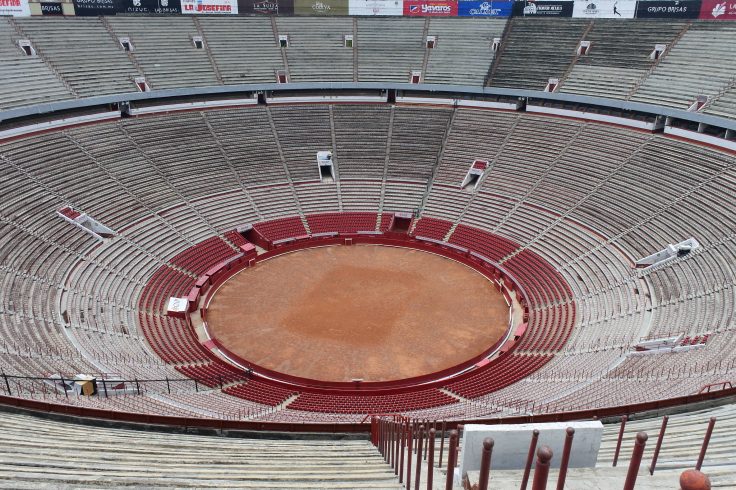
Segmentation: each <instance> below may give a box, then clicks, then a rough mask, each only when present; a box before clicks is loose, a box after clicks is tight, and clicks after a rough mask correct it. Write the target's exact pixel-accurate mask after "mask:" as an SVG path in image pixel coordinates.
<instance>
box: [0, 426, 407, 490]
mask: <svg viewBox="0 0 736 490" xmlns="http://www.w3.org/2000/svg"><path fill="white" fill-rule="evenodd" d="M0 434H2V435H1V436H0V442H1V444H0V487H2V488H9V487H12V488H35V489H39V488H71V487H73V488H79V487H95V488H100V487H116V486H128V487H145V488H167V487H176V488H212V487H216V488H231V487H237V488H259V489H261V488H262V489H268V488H294V489H297V488H298V489H362V488H367V489H387V490H390V489H398V488H400V486H399V485H398V483H397V480H396V478H394V475H393V471H391V470H390V469H389V468H388V467H387V466H386V465H385V464H384V463H383V462H382V459H381V457H380V455H379V454H378V452H377V451H376V450H375V448H374V447H373V446H372V445H371V443H370V442H369V441H368V440H354V439H350V438H348V439H342V440H303V439H301V440H276V439H239V438H238V439H236V438H227V437H214V436H202V435H191V434H171V433H157V432H143V431H138V430H128V429H119V428H104V427H91V426H86V425H78V424H73V423H67V422H59V421H53V420H47V419H41V418H37V417H34V416H31V415H24V414H11V413H2V414H1V415H0ZM265 437H267V436H265Z"/></svg>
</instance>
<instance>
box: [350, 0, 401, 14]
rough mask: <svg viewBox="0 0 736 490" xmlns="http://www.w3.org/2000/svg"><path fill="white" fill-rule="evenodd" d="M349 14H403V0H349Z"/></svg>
mask: <svg viewBox="0 0 736 490" xmlns="http://www.w3.org/2000/svg"><path fill="white" fill-rule="evenodd" d="M348 5H349V12H350V15H403V14H404V0H349V4H348Z"/></svg>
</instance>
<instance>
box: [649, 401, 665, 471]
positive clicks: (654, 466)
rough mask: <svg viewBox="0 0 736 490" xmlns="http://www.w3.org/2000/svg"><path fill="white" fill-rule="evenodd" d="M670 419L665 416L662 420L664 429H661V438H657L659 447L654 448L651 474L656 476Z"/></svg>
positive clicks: (650, 467)
mask: <svg viewBox="0 0 736 490" xmlns="http://www.w3.org/2000/svg"><path fill="white" fill-rule="evenodd" d="M669 419H670V418H669V417H668V416H667V415H665V416H664V417H663V418H662V427H660V428H659V437H657V446H656V447H655V448H654V455H653V456H652V464H651V465H650V466H649V474H650V475H653V474H654V468H656V467H657V458H658V457H659V450H660V449H661V448H662V440H664V431H665V429H667V421H668V420H669Z"/></svg>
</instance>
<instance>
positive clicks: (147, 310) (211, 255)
mask: <svg viewBox="0 0 736 490" xmlns="http://www.w3.org/2000/svg"><path fill="white" fill-rule="evenodd" d="M376 220H377V214H376V213H368V212H365V213H364V212H351V213H322V214H317V215H311V216H308V217H307V221H308V223H309V226H310V228H311V231H312V233H326V232H335V231H336V232H343V233H355V232H357V231H373V230H375V228H376ZM390 222H391V214H384V215H382V220H381V226H380V227H381V230H383V231H385V230H387V229H388V227H389V225H390ZM451 226H452V224H451V223H450V222H448V221H444V220H440V219H436V218H421V219H420V220H419V221H418V223H417V226H416V228H415V230H414V234H415V235H417V236H425V237H428V238H433V239H437V240H442V239H443V238H444V236H445V235H446V234H447V232H448V231H449V230H450V228H451ZM254 229H255V230H256V231H257V232H258V233H259V234H261V235H262V236H264V237H265V238H267V239H269V240H281V239H285V238H291V237H296V236H304V235H306V234H307V232H306V229H305V228H304V225H303V224H302V221H301V219H300V218H299V217H289V218H280V219H277V220H272V221H269V222H264V223H257V224H255V225H254ZM225 237H226V239H227V240H229V241H230V242H231V243H233V244H234V245H236V246H239V245H241V244H244V243H247V240H245V239H244V238H243V237H242V236H241V235H240V234H239V233H237V232H236V231H230V232H228V233H226V234H225ZM450 242H451V243H453V244H456V245H459V246H461V247H465V248H468V249H470V250H472V251H475V252H478V253H480V254H482V255H484V256H486V257H488V258H489V259H490V260H495V261H498V260H500V259H501V258H503V257H507V256H509V255H510V254H511V253H513V252H514V251H516V250H518V245H517V244H515V243H514V242H512V241H511V240H508V239H506V238H503V237H499V236H496V235H493V234H491V233H488V232H485V231H482V230H479V229H476V228H472V227H469V226H466V225H459V226H457V228H456V229H455V231H454V233H453V234H452V236H451V238H450ZM236 253H237V252H236V251H235V250H234V249H233V248H232V247H231V246H229V245H228V244H227V243H226V242H225V241H223V240H221V239H220V238H219V237H212V238H210V239H208V240H205V241H203V242H201V243H199V244H198V245H197V246H195V247H193V248H191V249H189V250H186V251H185V252H182V253H180V254H179V255H177V256H176V257H174V258H173V259H171V263H172V264H175V265H178V266H180V267H182V268H184V269H188V270H190V271H192V272H195V273H198V274H201V273H203V272H204V271H206V270H207V269H208V268H209V267H211V266H212V265H214V264H216V263H218V262H221V261H222V260H225V259H227V258H228V257H231V256H234V255H235V254H236ZM503 267H504V268H506V269H507V270H508V271H509V273H510V274H512V275H513V276H514V277H515V278H516V279H517V280H518V281H519V283H520V284H521V285H523V288H524V290H525V292H526V295H525V297H526V301H527V304H528V306H529V319H528V325H527V329H526V332H525V334H524V336H523V337H522V338H521V340H520V341H519V342H518V343H517V344H516V345H515V346H514V349H513V350H512V351H511V352H509V353H507V354H505V355H502V356H501V357H499V358H498V359H496V360H495V361H493V362H491V363H490V364H488V365H487V366H485V367H484V368H482V369H479V370H478V371H477V372H474V373H472V374H471V375H470V376H469V377H467V378H464V379H461V380H456V381H453V382H450V383H448V384H447V385H446V388H447V389H449V390H451V391H453V392H455V393H457V394H459V395H462V396H464V397H467V398H473V397H477V396H481V395H485V394H488V393H491V392H493V391H496V390H500V389H502V388H504V387H506V386H509V385H511V384H513V383H515V382H517V381H519V380H521V379H523V378H524V377H526V376H528V375H530V374H531V373H533V372H534V371H536V370H537V369H539V368H540V367H542V366H543V365H544V364H545V363H546V362H547V361H549V360H550V359H552V357H553V354H554V352H556V351H558V350H559V349H561V348H562V346H563V345H564V344H565V342H566V341H567V339H568V337H569V335H570V333H571V331H572V325H573V324H574V320H575V304H574V302H573V301H572V291H571V289H570V287H569V285H568V284H567V283H566V282H565V281H564V279H563V278H562V276H561V275H560V274H559V273H558V272H557V270H555V269H554V268H553V267H552V266H551V265H550V264H548V263H547V262H546V261H544V260H543V259H542V258H541V257H539V256H538V255H536V254H535V253H533V252H531V251H529V250H522V251H521V252H519V253H518V254H516V255H515V256H513V257H512V258H510V259H508V260H507V261H505V262H504V264H503ZM194 281H195V278H194V277H192V276H190V275H187V274H184V273H182V272H181V271H178V270H176V269H174V268H172V267H169V266H163V267H161V268H160V269H159V270H158V271H156V273H155V274H154V275H153V276H152V277H151V280H150V281H149V283H148V284H147V285H146V287H145V288H144V290H143V293H142V294H141V298H140V301H139V309H140V313H139V321H140V324H141V329H142V331H143V333H144V335H145V336H146V338H147V339H148V341H149V343H150V344H151V346H152V347H153V349H154V350H155V351H156V353H157V354H158V355H159V356H160V357H161V358H162V359H163V360H164V361H166V362H168V363H171V364H175V368H176V369H177V370H178V371H179V372H181V373H183V374H185V375H186V376H189V377H191V378H195V379H197V380H198V381H199V382H201V383H202V384H205V385H207V386H210V387H217V386H219V385H221V384H230V383H236V384H235V385H233V386H228V387H225V388H224V389H223V391H224V392H225V393H229V394H231V395H233V396H237V397H240V398H243V399H246V400H250V401H255V402H258V403H263V404H267V405H271V406H276V405H279V404H281V403H283V402H284V400H286V399H287V398H289V397H290V396H292V395H293V394H294V393H295V392H296V389H292V388H290V387H288V386H276V385H274V384H272V383H270V382H264V381H259V380H257V379H250V380H248V379H247V376H246V374H245V373H243V372H242V371H240V370H238V369H236V368H234V367H232V366H230V365H228V364H225V363H222V362H220V361H219V360H218V359H216V358H215V357H213V355H212V354H211V353H210V352H209V351H208V350H206V349H205V348H204V347H203V346H202V345H200V343H199V341H198V339H197V337H196V334H195V332H194V331H192V330H191V327H189V325H188V324H187V323H186V322H185V321H183V320H179V319H175V318H170V317H165V316H162V314H163V313H164V309H165V307H166V301H167V300H168V298H169V297H171V296H176V297H181V296H185V295H186V294H187V293H188V292H189V289H190V288H191V287H192V285H193V284H194ZM707 338H708V337H707V335H703V336H700V337H695V338H693V339H685V341H684V342H683V344H688V343H690V344H697V343H700V342H702V343H704V342H706V341H707ZM456 402H457V400H456V399H455V398H453V397H451V396H448V395H446V394H445V393H443V392H442V391H440V390H438V389H435V388H432V389H420V390H419V391H413V392H406V393H393V394H382V395H372V394H368V393H361V392H355V391H353V392H351V393H349V394H342V393H337V394H336V393H327V394H324V393H312V392H304V391H303V390H302V391H301V393H300V394H299V396H298V397H297V398H296V399H295V400H294V401H293V402H292V403H291V404H290V405H289V408H290V409H294V410H304V411H310V412H328V413H346V414H347V413H380V412H383V413H393V412H406V411H410V410H419V409H427V408H433V407H437V406H442V405H448V404H453V403H456Z"/></svg>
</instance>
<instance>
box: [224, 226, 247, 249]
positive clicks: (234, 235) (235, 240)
mask: <svg viewBox="0 0 736 490" xmlns="http://www.w3.org/2000/svg"><path fill="white" fill-rule="evenodd" d="M225 238H227V239H228V240H229V241H230V243H232V244H233V245H235V246H236V247H239V246H241V245H245V244H246V243H248V240H246V239H245V238H243V235H241V234H240V233H238V232H237V231H235V230H232V231H228V232H227V233H225Z"/></svg>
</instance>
